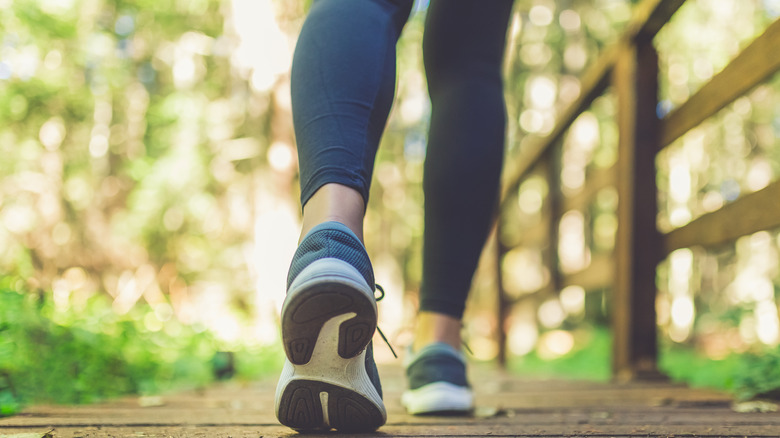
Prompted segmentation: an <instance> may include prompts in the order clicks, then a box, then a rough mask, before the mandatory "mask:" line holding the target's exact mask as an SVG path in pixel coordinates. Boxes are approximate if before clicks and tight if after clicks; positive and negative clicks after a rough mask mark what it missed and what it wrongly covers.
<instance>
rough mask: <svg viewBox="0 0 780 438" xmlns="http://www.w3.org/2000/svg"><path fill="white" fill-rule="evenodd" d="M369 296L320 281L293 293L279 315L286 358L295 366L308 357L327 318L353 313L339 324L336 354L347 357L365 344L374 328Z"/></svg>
mask: <svg viewBox="0 0 780 438" xmlns="http://www.w3.org/2000/svg"><path fill="white" fill-rule="evenodd" d="M371 300H372V299H371V298H369V297H367V296H366V295H365V294H364V293H363V292H361V291H359V290H356V289H354V288H352V287H350V286H348V285H345V284H342V283H335V282H334V283H319V284H316V285H314V286H312V287H309V288H307V289H304V290H302V291H299V292H297V293H296V295H295V296H293V297H291V298H290V302H289V304H288V305H287V308H286V310H285V312H284V314H283V315H282V337H283V343H284V348H285V352H286V353H287V358H288V359H289V360H290V362H292V363H293V364H295V365H303V364H306V363H308V362H309V360H310V359H311V355H312V352H313V351H314V346H315V344H316V342H317V338H318V336H319V334H320V330H321V329H322V325H323V324H324V323H325V322H326V321H328V320H329V319H331V318H333V317H335V316H338V315H343V314H345V313H350V312H353V313H355V314H356V316H355V317H354V318H351V319H349V320H347V321H344V322H343V323H342V324H341V326H340V327H339V345H338V354H339V356H341V357H342V358H344V359H349V358H352V357H355V356H357V355H358V354H360V352H361V351H363V349H364V348H365V347H366V345H368V343H369V342H370V341H371V338H372V336H373V335H374V329H375V328H376V310H375V309H374V306H373V302H372V301H371Z"/></svg>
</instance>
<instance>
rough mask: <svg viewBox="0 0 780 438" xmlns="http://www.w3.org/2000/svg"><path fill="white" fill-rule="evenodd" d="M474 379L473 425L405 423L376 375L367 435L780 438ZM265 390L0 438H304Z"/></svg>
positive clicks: (762, 422)
mask: <svg viewBox="0 0 780 438" xmlns="http://www.w3.org/2000/svg"><path fill="white" fill-rule="evenodd" d="M475 371H476V372H473V373H472V374H473V375H472V381H473V382H474V384H475V385H474V386H475V388H476V392H477V402H478V409H477V410H476V412H475V415H474V416H473V417H468V418H463V417H412V416H409V415H406V413H405V412H404V410H403V408H401V406H400V405H399V398H400V393H401V391H402V389H403V379H402V372H401V370H400V369H399V368H397V367H395V366H393V367H384V368H380V372H381V373H382V377H383V382H384V386H385V392H386V396H385V400H386V403H387V405H388V406H387V407H388V422H387V425H385V426H384V427H382V428H381V429H380V430H379V431H377V432H375V433H373V434H370V435H371V436H388V437H392V436H399V437H443V436H458V437H465V436H493V437H506V436H521V437H522V436H524V437H558V436H566V437H579V436H583V437H594V436H595V437H648V436H662V437H671V436H675V437H680V436H691V437H693V436H695V437H723V436H728V437H777V436H780V414H778V413H777V412H772V413H738V412H735V411H734V410H733V409H732V402H731V399H730V397H729V396H727V395H725V394H721V393H717V392H712V391H706V390H694V389H689V388H685V387H683V386H679V385H672V384H667V383H632V384H624V385H619V384H602V383H588V382H566V381H538V380H537V381H529V380H522V379H521V378H520V377H518V376H511V375H508V374H506V373H503V372H501V371H498V370H495V369H490V368H479V369H477V370H475ZM274 389H275V381H273V380H269V381H265V382H259V383H252V384H249V385H245V386H242V385H239V384H237V383H227V384H224V385H216V386H214V387H211V388H208V389H206V390H203V391H191V392H184V393H178V394H171V395H165V396H162V397H159V398H152V399H151V400H150V399H143V400H141V399H137V398H126V399H121V400H117V401H113V402H109V403H105V404H98V405H88V406H75V407H72V406H38V407H32V408H29V409H27V410H26V411H25V412H24V413H23V414H21V415H18V416H15V417H10V418H3V419H0V437H4V436H6V435H14V434H27V433H37V436H39V437H40V436H43V434H44V433H45V432H47V431H51V436H54V437H98V436H109V437H111V436H116V437H119V436H136V437H138V436H141V437H185V436H186V437H196V436H203V437H212V436H214V437H260V436H263V437H268V436H304V435H303V434H298V433H296V432H294V431H292V430H290V429H287V428H285V427H283V426H281V425H279V424H278V423H277V422H276V419H275V417H274V413H273V397H274ZM142 405H146V407H142ZM323 435H325V436H331V437H332V436H338V435H339V434H337V433H330V434H323ZM23 436H24V435H23ZM29 436H33V435H29ZM312 436H313V435H312Z"/></svg>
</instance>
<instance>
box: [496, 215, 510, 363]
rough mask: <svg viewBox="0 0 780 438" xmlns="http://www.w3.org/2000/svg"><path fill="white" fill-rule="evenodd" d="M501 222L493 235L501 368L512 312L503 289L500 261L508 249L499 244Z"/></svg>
mask: <svg viewBox="0 0 780 438" xmlns="http://www.w3.org/2000/svg"><path fill="white" fill-rule="evenodd" d="M501 227H502V224H501V221H498V223H497V224H496V232H495V233H494V236H495V239H496V264H495V268H496V269H495V271H496V272H495V276H496V294H497V306H496V317H497V319H498V330H497V334H498V339H496V341H497V342H498V357H497V358H496V359H497V360H498V365H499V366H500V367H502V368H505V367H506V364H507V359H508V358H509V355H508V351H507V347H508V346H507V343H506V342H507V324H506V321H507V319H508V318H509V315H510V312H511V310H512V303H511V300H509V298H508V297H507V293H506V288H504V273H503V272H502V270H503V267H502V265H503V264H502V261H503V260H504V256H506V253H507V252H509V249H508V248H507V247H506V246H505V245H504V244H503V243H501Z"/></svg>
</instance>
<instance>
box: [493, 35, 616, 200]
mask: <svg viewBox="0 0 780 438" xmlns="http://www.w3.org/2000/svg"><path fill="white" fill-rule="evenodd" d="M617 53H618V47H617V46H612V47H610V48H609V49H607V50H605V51H604V52H603V53H602V54H601V56H599V58H598V59H597V60H596V62H595V63H594V64H593V65H592V66H591V67H590V68H589V69H588V70H587V71H586V72H585V74H584V75H583V77H582V93H581V94H580V97H578V98H577V100H575V101H574V103H572V104H571V105H570V106H569V107H568V108H567V109H566V110H564V112H563V114H562V115H561V117H560V118H559V119H558V120H557V121H556V124H555V128H554V129H553V131H552V132H551V133H550V134H548V135H547V136H545V137H540V138H538V139H537V140H536V141H534V142H533V143H532V144H531V145H529V147H528V150H527V151H521V153H520V156H518V157H508V159H507V161H506V162H507V166H506V168H505V169H504V178H503V183H502V187H501V207H502V208H503V205H504V204H505V203H506V202H509V200H508V198H509V196H508V194H509V193H510V192H512V191H514V190H517V187H518V186H519V185H520V182H521V181H522V180H523V178H525V176H526V175H527V174H528V173H529V172H530V171H531V170H532V169H533V168H534V166H536V164H537V163H538V162H539V161H540V160H541V159H542V157H543V156H544V154H545V153H546V152H547V151H548V150H549V149H550V148H551V147H552V146H553V145H554V144H555V143H557V142H558V141H559V140H560V139H561V138H562V137H563V134H564V133H565V132H566V130H568V129H569V127H570V126H571V124H572V123H573V122H574V120H576V119H577V117H579V116H580V114H582V112H583V111H585V110H586V109H587V108H588V107H589V106H590V104H591V103H593V101H594V100H595V99H596V98H597V97H599V96H600V95H601V94H603V93H604V90H605V89H606V88H607V85H608V84H609V74H610V72H611V71H612V67H613V65H614V64H615V59H616V57H617Z"/></svg>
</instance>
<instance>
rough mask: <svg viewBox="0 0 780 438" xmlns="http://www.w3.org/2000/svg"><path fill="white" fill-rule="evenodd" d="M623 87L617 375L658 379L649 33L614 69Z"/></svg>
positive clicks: (653, 80)
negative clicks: (647, 37)
mask: <svg viewBox="0 0 780 438" xmlns="http://www.w3.org/2000/svg"><path fill="white" fill-rule="evenodd" d="M613 84H614V87H615V91H616V93H617V100H618V111H617V121H618V129H619V133H620V134H619V135H620V136H619V138H620V139H619V145H618V183H617V185H618V196H619V205H618V231H617V241H616V248H615V256H616V257H615V259H616V264H617V265H616V278H615V288H614V293H613V297H612V300H611V303H612V306H611V311H612V332H613V342H614V344H613V357H612V367H613V375H614V376H615V377H616V378H617V379H619V380H631V379H643V378H655V377H659V376H660V374H659V373H658V371H657V345H656V343H657V334H656V313H655V296H656V284H655V272H656V266H657V264H658V262H659V257H660V253H661V252H660V245H661V240H660V235H659V233H658V230H657V227H656V216H657V208H658V207H657V198H656V196H657V195H656V182H655V181H656V170H655V155H656V151H658V150H659V147H658V142H659V138H660V135H659V134H660V132H659V126H660V123H659V119H658V117H657V115H656V106H657V102H658V54H657V53H656V51H655V48H654V47H653V45H652V41H651V40H650V39H646V40H643V41H636V42H635V44H626V45H624V46H623V50H622V51H621V54H620V56H619V59H618V61H617V63H616V65H615V69H614V71H613Z"/></svg>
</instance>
